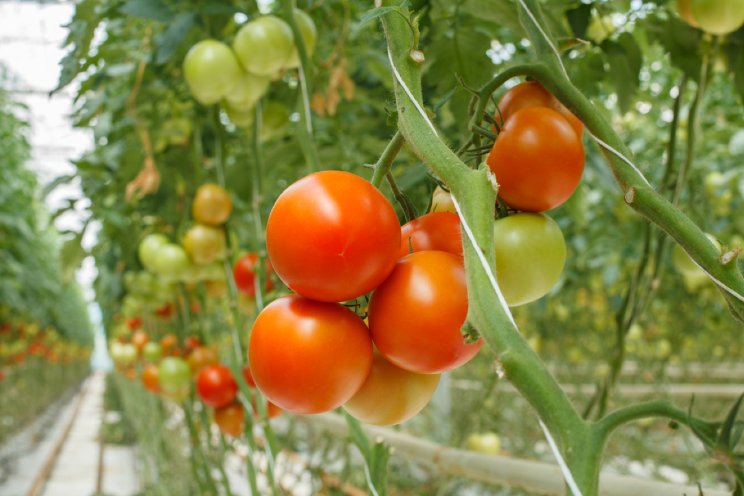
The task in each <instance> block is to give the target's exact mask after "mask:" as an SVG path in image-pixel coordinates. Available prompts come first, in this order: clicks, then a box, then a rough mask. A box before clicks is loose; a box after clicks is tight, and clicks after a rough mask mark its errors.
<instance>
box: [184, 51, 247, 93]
mask: <svg viewBox="0 0 744 496" xmlns="http://www.w3.org/2000/svg"><path fill="white" fill-rule="evenodd" d="M183 73H184V76H185V78H186V83H188V85H189V89H190V90H191V94H192V95H193V96H194V98H196V100H197V101H198V102H199V103H201V104H204V105H210V104H212V103H217V102H219V101H220V100H222V98H224V97H225V96H226V95H227V94H228V93H229V92H230V91H232V90H233V89H234V88H235V87H236V86H237V85H238V83H239V81H240V76H241V74H242V71H241V69H240V64H239V63H238V60H237V59H236V58H235V54H234V53H233V52H232V50H230V47H229V46H227V45H225V44H224V43H220V42H219V41H216V40H203V41H200V42H199V43H197V44H196V45H194V46H192V47H191V49H190V50H189V52H188V53H187V54H186V58H185V59H184V61H183Z"/></svg>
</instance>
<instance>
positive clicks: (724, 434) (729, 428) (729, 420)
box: [718, 394, 744, 452]
mask: <svg viewBox="0 0 744 496" xmlns="http://www.w3.org/2000/svg"><path fill="white" fill-rule="evenodd" d="M742 401H744V394H742V395H741V396H739V399H738V400H736V403H734V406H733V407H731V410H729V413H728V415H727V416H726V420H725V421H724V423H723V425H722V426H721V432H720V434H719V435H718V446H719V447H720V448H722V449H725V450H727V451H732V452H733V451H734V448H736V443H737V442H738V439H736V438H735V436H732V432H733V430H734V426H735V425H736V417H737V416H738V415H739V409H740V408H741V404H742ZM732 441H733V442H732Z"/></svg>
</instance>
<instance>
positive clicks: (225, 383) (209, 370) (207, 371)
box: [196, 365, 238, 408]
mask: <svg viewBox="0 0 744 496" xmlns="http://www.w3.org/2000/svg"><path fill="white" fill-rule="evenodd" d="M196 392H197V393H199V397H200V398H201V399H202V401H203V402H204V403H205V404H207V405H209V406H212V407H214V408H222V407H223V406H227V405H229V404H230V403H232V402H233V401H234V400H235V395H237V394H238V383H236V382H235V379H233V376H232V373H231V372H230V369H228V368H227V367H225V366H224V365H209V366H207V367H204V368H203V369H202V371H201V372H199V378H198V379H197V380H196Z"/></svg>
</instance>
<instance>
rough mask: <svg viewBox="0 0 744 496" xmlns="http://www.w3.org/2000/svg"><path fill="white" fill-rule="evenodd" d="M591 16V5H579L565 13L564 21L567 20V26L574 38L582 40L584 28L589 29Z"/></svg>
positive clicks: (584, 32) (584, 34) (584, 33)
mask: <svg viewBox="0 0 744 496" xmlns="http://www.w3.org/2000/svg"><path fill="white" fill-rule="evenodd" d="M591 16H592V6H591V4H581V5H579V6H578V7H576V8H575V9H570V10H567V11H566V19H568V24H569V25H570V26H571V30H572V31H573V34H574V36H576V37H577V38H584V37H585V36H586V28H587V27H589V19H591Z"/></svg>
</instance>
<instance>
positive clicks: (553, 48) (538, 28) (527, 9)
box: [519, 0, 568, 77]
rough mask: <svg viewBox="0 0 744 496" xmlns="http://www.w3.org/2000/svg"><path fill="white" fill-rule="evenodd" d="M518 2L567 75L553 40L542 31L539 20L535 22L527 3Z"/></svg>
mask: <svg viewBox="0 0 744 496" xmlns="http://www.w3.org/2000/svg"><path fill="white" fill-rule="evenodd" d="M519 3H520V4H521V5H522V8H523V9H524V10H525V12H527V15H528V16H530V19H532V22H533V23H534V24H535V27H537V30H538V31H540V34H541V35H543V38H545V41H546V42H547V43H548V46H549V47H550V49H551V50H553V53H554V54H555V58H557V59H558V64H559V65H560V66H561V70H562V71H563V75H564V76H566V77H568V73H567V72H566V68H565V67H564V66H563V60H561V54H560V53H559V52H558V49H557V48H555V45H553V42H552V41H551V40H550V37H549V36H548V34H547V33H546V32H545V31H543V28H542V26H541V25H540V23H539V22H537V19H536V18H535V16H534V15H533V14H532V11H531V10H530V9H529V8H528V7H527V5H526V4H525V3H524V0H519Z"/></svg>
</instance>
